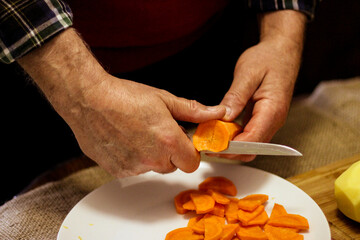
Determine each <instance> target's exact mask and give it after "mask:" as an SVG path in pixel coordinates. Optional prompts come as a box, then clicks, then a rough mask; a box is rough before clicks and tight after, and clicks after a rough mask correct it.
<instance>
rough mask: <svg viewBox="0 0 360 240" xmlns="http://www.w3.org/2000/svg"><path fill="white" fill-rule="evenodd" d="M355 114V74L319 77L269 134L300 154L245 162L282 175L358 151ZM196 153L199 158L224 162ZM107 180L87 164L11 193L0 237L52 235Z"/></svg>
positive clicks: (358, 110) (359, 85) (359, 88)
mask: <svg viewBox="0 0 360 240" xmlns="http://www.w3.org/2000/svg"><path fill="white" fill-rule="evenodd" d="M359 116H360V77H358V78H353V79H348V80H341V81H327V82H324V83H321V84H320V85H319V86H318V87H317V88H316V89H315V91H314V92H313V94H311V95H310V96H307V97H304V98H300V99H295V100H294V101H293V104H292V106H291V109H290V112H289V116H288V120H287V122H286V124H285V125H284V127H283V128H282V129H281V130H280V131H279V132H278V133H277V135H276V136H275V137H274V138H273V140H272V142H274V143H279V144H286V145H289V146H291V147H294V148H296V149H298V150H299V151H300V152H302V153H303V155H304V156H303V157H301V158H294V157H269V156H267V157H264V156H258V157H257V158H256V159H255V160H254V161H253V162H251V163H247V164H246V165H249V166H252V167H256V168H260V169H263V170H266V171H268V172H272V173H274V174H277V175H279V176H281V177H284V178H286V177H290V176H294V175H296V174H300V173H303V172H306V171H309V170H311V169H314V168H316V167H320V166H323V165H326V164H328V163H331V162H333V161H337V160H340V159H342V158H347V157H350V156H352V155H355V154H358V153H360V118H359ZM202 157H203V158H202V159H203V160H204V161H223V162H230V161H228V160H223V159H219V158H209V157H207V156H202ZM230 163H232V164H241V163H234V162H230ZM110 180H112V177H111V176H110V175H108V174H107V173H106V172H105V171H103V170H102V169H100V168H99V167H91V168H88V169H85V170H82V171H79V172H76V173H74V174H72V175H70V176H69V177H66V178H64V179H62V180H60V181H56V182H50V183H47V184H45V185H42V186H40V187H38V188H36V189H34V190H32V191H30V192H27V193H25V194H22V195H20V196H17V197H16V198H14V199H12V200H11V201H8V202H7V203H5V204H4V205H3V206H1V207H0V239H1V240H8V239H9V240H12V239H16V240H20V239H21V240H25V239H41V240H46V239H56V236H57V232H58V230H59V227H60V225H61V223H62V221H63V220H64V218H65V217H66V215H67V213H68V212H69V211H70V210H71V209H72V207H73V206H75V204H76V203H77V202H78V201H79V200H81V199H82V198H83V197H84V196H85V195H86V194H88V193H89V192H91V191H92V190H94V189H95V188H97V187H99V186H101V185H103V184H105V183H106V182H108V181H110Z"/></svg>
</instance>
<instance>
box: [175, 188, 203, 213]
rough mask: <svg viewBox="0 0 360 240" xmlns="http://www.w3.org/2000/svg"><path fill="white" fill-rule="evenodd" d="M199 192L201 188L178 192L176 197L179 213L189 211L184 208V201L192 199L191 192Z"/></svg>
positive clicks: (176, 207)
mask: <svg viewBox="0 0 360 240" xmlns="http://www.w3.org/2000/svg"><path fill="white" fill-rule="evenodd" d="M198 192H199V190H195V189H189V190H185V191H182V192H180V193H178V194H177V195H176V196H175V198H174V204H175V209H176V212H177V213H179V214H185V213H187V212H188V210H187V209H184V207H183V205H184V203H186V202H188V201H189V200H191V198H190V194H191V193H198Z"/></svg>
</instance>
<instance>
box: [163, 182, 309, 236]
mask: <svg viewBox="0 0 360 240" xmlns="http://www.w3.org/2000/svg"><path fill="white" fill-rule="evenodd" d="M236 195H237V189H236V187H235V185H234V184H233V182H232V181H230V180H229V179H227V178H225V177H209V178H207V179H205V180H204V181H203V182H202V183H200V184H199V187H198V189H189V190H185V191H182V192H180V193H179V194H177V195H176V196H175V198H174V203H175V209H176V212H177V213H179V214H185V213H188V212H190V213H194V216H193V217H191V218H190V219H189V222H188V225H187V226H186V227H183V228H177V229H175V230H172V231H171V232H169V233H168V234H167V235H166V238H165V240H197V239H205V240H301V239H304V236H303V235H301V231H306V230H308V229H309V223H308V220H307V219H306V218H305V217H303V216H301V215H298V214H289V213H287V211H286V209H285V208H284V206H282V205H280V204H277V203H275V204H274V206H273V209H272V212H271V214H270V217H269V216H268V214H267V212H266V211H265V206H264V204H265V203H266V202H267V201H268V199H269V197H268V195H266V194H251V195H248V196H246V197H244V198H241V199H239V198H236V197H235V196H236Z"/></svg>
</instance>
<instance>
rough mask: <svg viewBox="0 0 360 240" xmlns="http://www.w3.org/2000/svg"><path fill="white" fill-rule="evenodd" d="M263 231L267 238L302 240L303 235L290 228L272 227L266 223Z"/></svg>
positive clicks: (272, 239) (271, 239) (273, 239)
mask: <svg viewBox="0 0 360 240" xmlns="http://www.w3.org/2000/svg"><path fill="white" fill-rule="evenodd" d="M264 231H265V234H266V236H267V237H268V239H269V240H303V239H304V236H303V235H300V234H298V233H297V232H295V231H294V230H293V229H291V228H282V227H273V226H271V225H266V226H265V227H264Z"/></svg>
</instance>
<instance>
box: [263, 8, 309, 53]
mask: <svg viewBox="0 0 360 240" xmlns="http://www.w3.org/2000/svg"><path fill="white" fill-rule="evenodd" d="M259 23H260V42H264V41H272V42H274V43H276V44H277V45H278V46H279V47H281V48H284V50H285V51H294V50H296V51H298V52H299V53H301V52H302V49H303V42H304V32H305V26H306V16H305V15H304V14H303V13H301V12H298V11H294V10H281V11H274V12H268V13H263V14H261V15H259Z"/></svg>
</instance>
